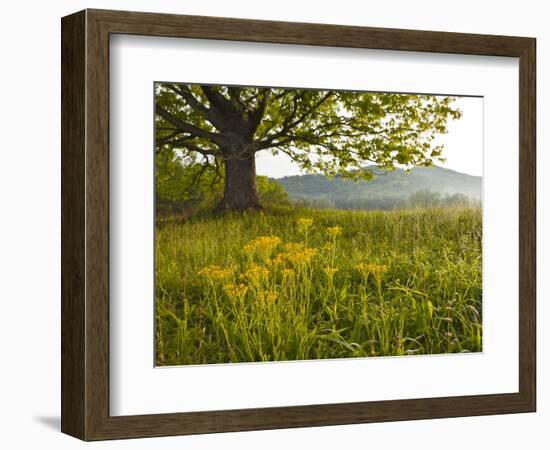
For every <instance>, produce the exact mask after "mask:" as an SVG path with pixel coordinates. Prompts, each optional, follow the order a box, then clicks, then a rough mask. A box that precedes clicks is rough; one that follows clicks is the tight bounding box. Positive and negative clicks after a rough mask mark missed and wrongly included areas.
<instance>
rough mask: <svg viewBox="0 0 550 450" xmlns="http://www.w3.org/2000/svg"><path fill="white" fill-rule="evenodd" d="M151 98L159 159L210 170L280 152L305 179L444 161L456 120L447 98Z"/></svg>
mask: <svg viewBox="0 0 550 450" xmlns="http://www.w3.org/2000/svg"><path fill="white" fill-rule="evenodd" d="M155 92H156V108H157V116H156V141H157V150H159V151H164V150H166V149H174V148H175V149H179V150H180V151H181V152H183V153H184V155H185V156H189V155H193V154H195V155H200V157H201V158H202V159H201V160H200V164H203V165H208V166H212V167H213V166H214V162H215V161H217V160H219V161H220V162H222V163H223V160H224V158H229V157H243V156H247V157H250V156H253V155H255V153H257V152H259V151H270V152H272V153H274V154H277V153H278V152H283V153H285V154H287V155H288V156H289V157H290V158H291V159H292V160H293V161H294V162H295V163H296V164H298V165H299V166H300V168H301V169H303V170H304V171H306V172H318V171H321V172H323V173H325V174H327V175H329V176H335V175H342V176H346V177H351V178H363V179H367V180H368V179H371V178H372V176H373V173H372V171H370V170H360V169H362V167H364V166H365V165H366V164H376V165H377V166H379V167H381V168H384V169H389V170H391V169H394V168H395V167H396V164H399V165H401V166H406V167H411V166H419V165H420V166H430V165H432V164H433V162H434V161H441V160H443V157H442V151H443V148H442V147H441V146H440V145H436V144H435V137H436V136H437V135H438V134H442V133H446V132H447V123H448V121H449V120H452V119H458V118H460V116H461V112H460V111H459V110H458V109H456V108H454V107H453V102H454V98H453V97H445V96H434V95H416V94H394V93H380V92H347V91H329V90H308V89H282V88H257V87H231V86H202V85H196V84H173V83H172V84H170V83H158V84H157V85H156V86H155ZM222 165H223V164H222ZM216 167H218V166H216Z"/></svg>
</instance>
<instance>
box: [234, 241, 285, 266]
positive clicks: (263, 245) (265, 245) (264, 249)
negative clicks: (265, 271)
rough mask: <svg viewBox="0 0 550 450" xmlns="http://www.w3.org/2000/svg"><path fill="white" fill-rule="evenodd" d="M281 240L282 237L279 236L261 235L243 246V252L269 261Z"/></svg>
mask: <svg viewBox="0 0 550 450" xmlns="http://www.w3.org/2000/svg"><path fill="white" fill-rule="evenodd" d="M280 242H281V238H280V237H278V236H260V237H258V238H256V239H254V240H252V241H250V242H249V243H248V244H246V245H245V246H244V247H243V253H244V254H245V255H248V256H250V257H253V256H258V257H259V258H260V259H261V260H263V261H267V259H269V257H270V256H271V254H272V253H273V250H275V248H276V247H277V245H279V243H280Z"/></svg>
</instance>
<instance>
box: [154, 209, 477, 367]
mask: <svg viewBox="0 0 550 450" xmlns="http://www.w3.org/2000/svg"><path fill="white" fill-rule="evenodd" d="M303 219H306V220H303ZM310 219H311V221H310ZM330 229H332V230H333V231H332V232H331V231H330ZM262 236H263V237H264V238H262V239H259V240H257V239H258V238H259V237H262ZM251 242H252V244H251ZM288 243H293V244H294V245H292V246H288V245H287V244H288ZM481 298H482V291H481V210H479V209H441V210H439V209H431V210H411V211H391V212H373V211H360V212H357V211H338V210H303V209H302V210H297V209H292V208H286V209H283V208H281V209H276V210H271V211H266V212H254V213H246V214H242V215H239V214H226V215H224V216H220V217H214V216H203V217H195V218H192V219H189V220H186V221H170V220H165V221H163V222H158V223H157V230H156V363H157V364H158V365H184V364H208V363H223V362H244V361H281V360H302V359H322V358H347V357H364V356H391V355H408V354H437V353H449V352H477V351H481Z"/></svg>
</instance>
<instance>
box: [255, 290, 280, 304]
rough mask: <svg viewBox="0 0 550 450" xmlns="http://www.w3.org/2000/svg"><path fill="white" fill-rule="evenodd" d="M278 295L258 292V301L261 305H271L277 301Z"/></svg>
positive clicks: (272, 292)
mask: <svg viewBox="0 0 550 450" xmlns="http://www.w3.org/2000/svg"><path fill="white" fill-rule="evenodd" d="M277 298H278V294H277V292H275V291H260V292H258V294H257V296H256V299H257V300H259V301H260V302H261V303H264V304H269V303H273V302H275V301H276V300H277Z"/></svg>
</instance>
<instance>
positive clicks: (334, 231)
mask: <svg viewBox="0 0 550 450" xmlns="http://www.w3.org/2000/svg"><path fill="white" fill-rule="evenodd" d="M341 234H342V227H339V226H338V225H336V226H334V227H328V228H327V235H328V236H329V237H330V238H332V239H335V238H336V237H337V236H340V235H341Z"/></svg>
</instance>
